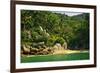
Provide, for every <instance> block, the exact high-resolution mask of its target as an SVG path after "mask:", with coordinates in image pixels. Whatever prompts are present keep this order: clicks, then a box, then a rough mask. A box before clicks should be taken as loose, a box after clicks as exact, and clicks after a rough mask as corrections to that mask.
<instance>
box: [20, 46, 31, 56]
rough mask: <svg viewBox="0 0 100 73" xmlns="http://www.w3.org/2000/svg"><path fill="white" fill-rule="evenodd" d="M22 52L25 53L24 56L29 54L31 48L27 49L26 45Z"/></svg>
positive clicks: (22, 47)
mask: <svg viewBox="0 0 100 73" xmlns="http://www.w3.org/2000/svg"><path fill="white" fill-rule="evenodd" d="M21 50H22V51H23V54H29V53H30V48H27V47H26V46H25V45H22V46H21Z"/></svg>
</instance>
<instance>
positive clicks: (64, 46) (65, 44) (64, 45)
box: [62, 42, 67, 50]
mask: <svg viewBox="0 0 100 73" xmlns="http://www.w3.org/2000/svg"><path fill="white" fill-rule="evenodd" d="M62 46H63V48H64V49H65V50H67V43H66V42H64V44H63V45H62Z"/></svg>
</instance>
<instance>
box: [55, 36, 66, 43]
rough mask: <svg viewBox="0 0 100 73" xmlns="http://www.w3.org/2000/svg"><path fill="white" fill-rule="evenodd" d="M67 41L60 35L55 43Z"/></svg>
mask: <svg viewBox="0 0 100 73" xmlns="http://www.w3.org/2000/svg"><path fill="white" fill-rule="evenodd" d="M64 42H65V40H64V39H63V38H62V37H58V38H57V39H56V41H55V43H60V44H61V45H63V44H64Z"/></svg>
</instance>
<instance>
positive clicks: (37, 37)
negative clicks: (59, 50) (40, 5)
mask: <svg viewBox="0 0 100 73" xmlns="http://www.w3.org/2000/svg"><path fill="white" fill-rule="evenodd" d="M21 42H26V43H27V42H29V43H38V42H44V43H45V45H46V46H53V45H54V44H55V43H60V44H63V43H64V42H67V43H68V48H70V49H72V48H76V47H77V48H87V49H89V14H88V13H83V14H80V15H76V16H72V17H70V16H68V15H65V14H61V13H56V12H52V11H51V12H50V11H32V10H21Z"/></svg>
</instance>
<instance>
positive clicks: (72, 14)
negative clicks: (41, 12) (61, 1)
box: [54, 11, 82, 16]
mask: <svg viewBox="0 0 100 73" xmlns="http://www.w3.org/2000/svg"><path fill="white" fill-rule="evenodd" d="M54 13H61V14H65V15H68V16H75V15H79V14H82V13H81V12H66V11H54Z"/></svg>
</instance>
